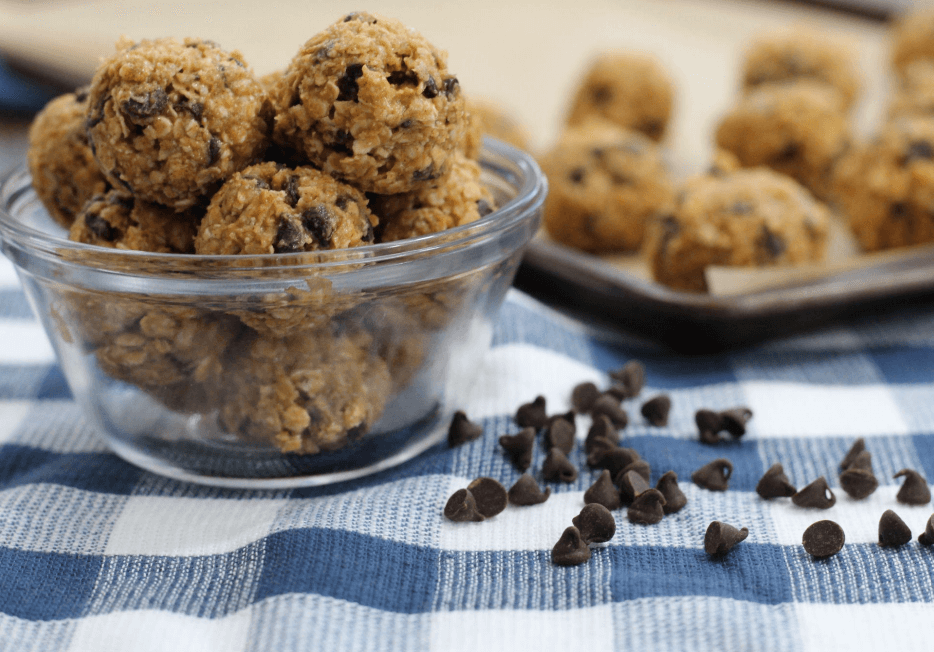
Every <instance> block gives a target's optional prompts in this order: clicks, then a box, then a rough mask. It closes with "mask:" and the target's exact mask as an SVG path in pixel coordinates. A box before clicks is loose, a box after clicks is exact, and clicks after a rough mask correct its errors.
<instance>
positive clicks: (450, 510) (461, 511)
mask: <svg viewBox="0 0 934 652" xmlns="http://www.w3.org/2000/svg"><path fill="white" fill-rule="evenodd" d="M444 516H445V518H447V519H448V520H450V521H454V522H455V523H465V522H469V521H482V520H484V519H483V514H481V513H480V512H479V511H478V510H477V501H476V500H475V499H474V497H473V494H472V493H470V491H468V490H467V489H458V490H457V491H455V492H454V493H453V494H452V495H451V497H450V498H448V502H447V504H445V506H444Z"/></svg>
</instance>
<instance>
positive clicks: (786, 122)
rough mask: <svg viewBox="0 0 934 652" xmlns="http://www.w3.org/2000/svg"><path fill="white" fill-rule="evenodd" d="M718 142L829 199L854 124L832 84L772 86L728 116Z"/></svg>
mask: <svg viewBox="0 0 934 652" xmlns="http://www.w3.org/2000/svg"><path fill="white" fill-rule="evenodd" d="M716 143H717V145H718V146H719V147H721V148H723V149H725V150H728V151H729V152H732V153H733V154H734V155H735V156H736V158H737V159H739V162H740V163H741V164H742V165H743V166H744V167H756V166H760V165H765V166H768V167H770V168H772V169H773V170H776V171H778V172H782V173H783V174H787V175H788V176H790V177H793V178H794V179H797V180H798V181H799V182H800V183H801V184H803V185H804V186H805V187H806V188H808V189H809V190H811V192H813V193H814V194H815V195H816V196H818V197H820V198H825V197H827V194H828V192H829V190H830V179H831V174H832V172H833V166H834V164H835V163H836V161H837V159H838V158H839V157H840V156H841V155H842V154H843V152H844V151H845V150H846V149H847V148H848V147H849V145H850V126H849V123H848V122H847V117H846V114H845V113H844V111H843V105H842V104H841V102H840V95H839V94H838V93H837V92H836V91H834V90H832V89H830V88H827V86H825V85H823V84H817V83H814V82H803V81H802V82H794V83H790V84H769V85H765V86H762V87H760V88H757V89H755V90H753V91H751V92H750V93H749V94H748V95H746V96H745V97H743V98H741V99H740V100H739V102H738V103H737V104H736V106H735V107H734V108H733V109H732V110H731V111H730V112H729V113H728V114H727V115H726V116H724V117H723V119H722V120H721V122H720V124H719V126H718V127H717V132H716Z"/></svg>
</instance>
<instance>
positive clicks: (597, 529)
mask: <svg viewBox="0 0 934 652" xmlns="http://www.w3.org/2000/svg"><path fill="white" fill-rule="evenodd" d="M571 522H572V523H573V524H574V527H576V528H577V529H578V530H579V531H580V534H581V539H583V540H584V541H585V542H586V543H587V544H588V545H589V544H591V543H606V542H607V541H609V540H610V539H612V538H613V535H614V534H616V519H614V518H613V515H612V514H611V513H610V510H608V509H607V508H606V507H604V506H603V505H600V504H599V503H590V504H589V505H584V509H582V510H581V511H580V514H578V515H577V516H575V517H574V518H572V519H571Z"/></svg>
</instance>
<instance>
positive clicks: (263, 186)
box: [242, 174, 270, 190]
mask: <svg viewBox="0 0 934 652" xmlns="http://www.w3.org/2000/svg"><path fill="white" fill-rule="evenodd" d="M242 178H243V179H247V180H249V181H252V182H253V183H254V184H255V185H256V187H257V188H259V189H260V190H269V189H270V188H269V184H268V183H266V181H265V180H264V179H260V178H259V177H254V176H253V175H252V174H244V175H243V177H242Z"/></svg>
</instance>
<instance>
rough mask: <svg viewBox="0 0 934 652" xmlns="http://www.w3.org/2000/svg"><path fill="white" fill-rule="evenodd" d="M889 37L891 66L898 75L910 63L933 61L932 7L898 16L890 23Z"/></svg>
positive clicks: (933, 15) (933, 23) (933, 19)
mask: <svg viewBox="0 0 934 652" xmlns="http://www.w3.org/2000/svg"><path fill="white" fill-rule="evenodd" d="M919 4H920V3H919ZM890 37H891V43H892V66H893V67H894V68H895V71H896V72H897V73H898V74H903V73H904V72H905V70H906V68H907V66H908V65H909V64H910V63H911V62H912V61H919V60H934V7H929V8H926V9H918V10H915V11H910V12H907V13H904V14H902V15H901V16H899V17H898V18H897V19H896V20H895V21H894V22H893V23H892V28H891V30H890Z"/></svg>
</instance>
